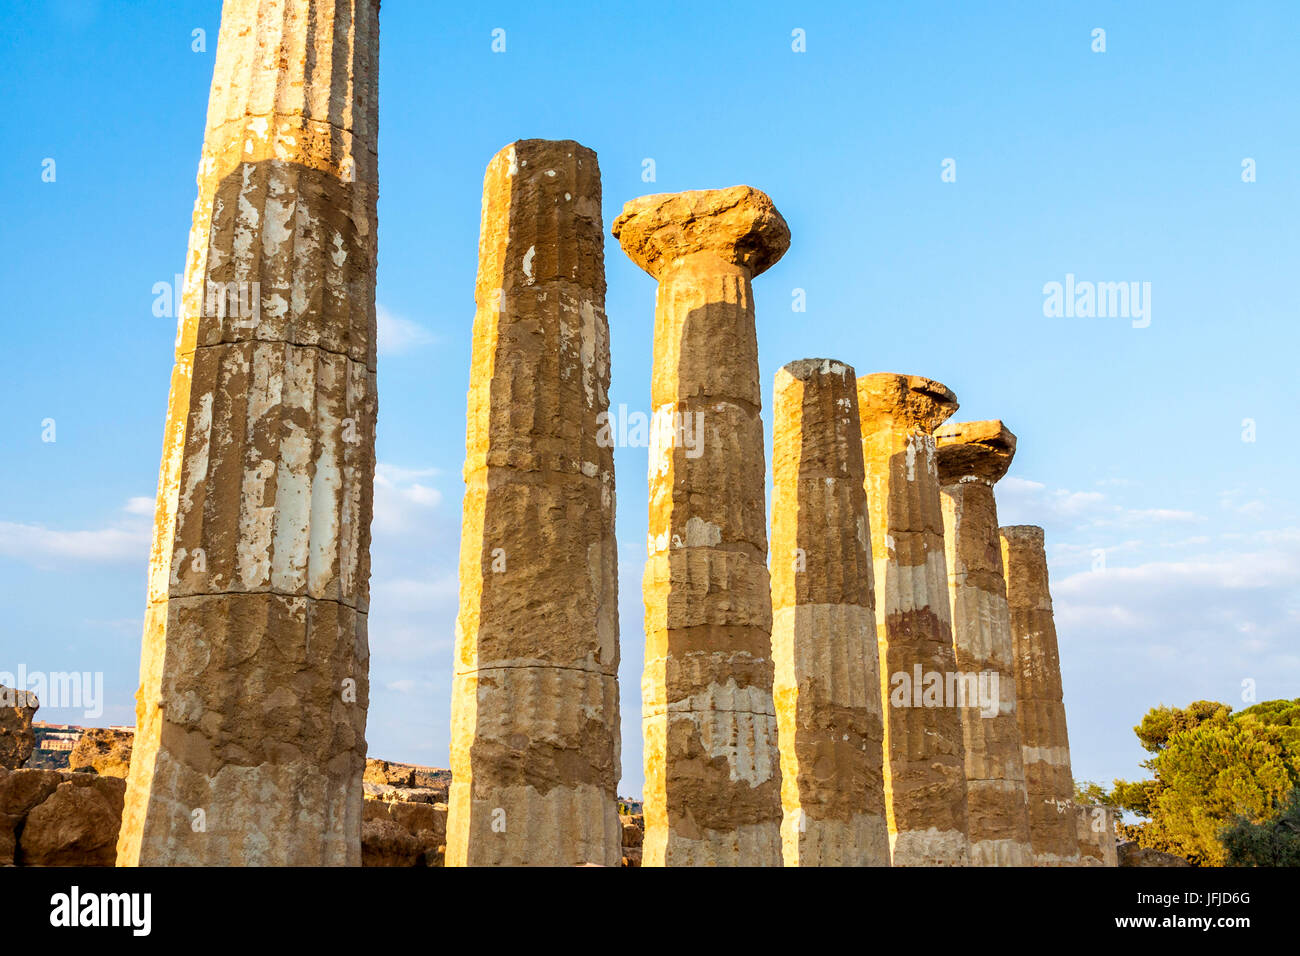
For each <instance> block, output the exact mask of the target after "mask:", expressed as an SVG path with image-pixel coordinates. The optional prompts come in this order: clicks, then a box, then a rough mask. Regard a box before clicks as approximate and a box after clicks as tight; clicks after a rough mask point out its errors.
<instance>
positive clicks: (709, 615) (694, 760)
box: [614, 186, 790, 866]
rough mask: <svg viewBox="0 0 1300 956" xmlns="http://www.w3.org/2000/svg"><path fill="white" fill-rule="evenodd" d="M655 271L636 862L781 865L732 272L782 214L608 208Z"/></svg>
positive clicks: (748, 293)
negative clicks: (640, 843) (641, 798)
mask: <svg viewBox="0 0 1300 956" xmlns="http://www.w3.org/2000/svg"><path fill="white" fill-rule="evenodd" d="M614 235H615V236H617V237H618V239H619V242H620V243H621V244H622V247H623V251H624V252H626V253H627V255H628V256H629V257H630V258H631V259H632V261H633V262H635V263H636V264H637V265H639V266H640V267H641V268H642V269H644V270H645V271H646V272H648V273H649V274H650V275H652V276H654V277H655V278H656V279H658V280H659V290H658V297H657V300H656V306H655V336H654V372H653V383H652V396H651V400H652V403H653V409H654V414H653V420H652V425H651V431H652V435H651V447H650V531H649V540H648V542H647V549H648V552H649V556H648V559H647V562H646V569H645V578H644V582H643V589H644V595H645V607H646V618H645V631H646V652H645V672H644V676H643V678H642V682H641V696H642V708H643V710H642V720H643V731H644V741H645V819H646V835H645V846H644V851H643V862H644V865H646V866H660V865H670V866H683V865H766V866H779V865H780V864H781V782H780V762H779V757H778V751H777V731H776V713H775V709H774V706H773V702H772V643H771V632H772V600H771V592H770V589H769V578H768V570H767V529H766V522H767V517H766V513H765V507H764V497H765V470H764V461H763V422H762V419H761V417H760V405H761V400H760V395H759V383H758V342H757V338H756V335H755V329H754V301H753V291H752V289H751V287H750V281H751V280H752V279H753V277H754V276H756V275H758V274H760V273H762V272H763V271H765V270H766V269H767V268H768V267H770V266H771V265H772V264H773V263H775V262H776V261H777V260H778V259H780V258H781V256H782V255H784V254H785V251H786V249H787V248H788V247H789V244H790V230H789V228H788V227H787V226H786V224H785V220H784V219H782V218H781V214H780V213H778V212H777V211H776V208H775V207H774V206H773V205H772V201H771V200H770V199H768V197H767V196H766V195H764V194H763V193H761V192H759V191H758V190H756V189H751V188H749V187H748V186H733V187H731V188H729V189H716V190H702V191H697V192H686V193H677V194H675V195H658V196H644V197H642V198H641V199H636V200H633V201H632V202H630V203H628V204H627V205H626V206H624V208H623V214H622V215H621V216H619V217H618V219H617V220H616V221H615V222H614Z"/></svg>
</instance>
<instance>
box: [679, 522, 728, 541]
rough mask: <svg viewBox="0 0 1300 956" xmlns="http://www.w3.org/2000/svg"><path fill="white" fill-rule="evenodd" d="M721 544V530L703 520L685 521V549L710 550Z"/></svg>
mask: <svg viewBox="0 0 1300 956" xmlns="http://www.w3.org/2000/svg"><path fill="white" fill-rule="evenodd" d="M721 543H722V529H721V528H719V527H718V526H717V525H716V524H712V523H710V522H708V521H705V520H704V519H703V518H699V517H695V518H689V519H687V521H686V547H688V548H711V547H714V546H715V545H718V544H721Z"/></svg>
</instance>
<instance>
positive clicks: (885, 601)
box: [857, 372, 970, 866]
mask: <svg viewBox="0 0 1300 956" xmlns="http://www.w3.org/2000/svg"><path fill="white" fill-rule="evenodd" d="M857 386H858V410H859V413H860V415H861V420H862V458H863V467H864V471H865V476H866V477H865V487H866V493H867V505H868V512H869V515H870V521H871V553H872V559H873V561H874V563H875V585H876V592H875V599H876V636H877V641H878V645H879V653H880V686H881V697H882V700H883V710H884V722H885V771H884V777H885V807H886V810H887V814H888V820H889V839H890V851H891V858H892V860H893V865H894V866H966V865H967V864H968V863H969V862H970V850H969V845H968V842H967V836H966V825H967V824H966V820H967V811H966V771H965V765H964V761H965V757H964V747H963V741H962V726H961V715H960V714H959V713H958V710H957V708H956V706H954V703H955V702H953V701H950V700H947V699H946V697H941V698H934V697H932V696H928V695H925V694H924V693H923V690H922V687H917V686H915V685H916V684H917V683H918V682H922V683H923V684H924V683H928V682H929V679H928V678H927V677H926V675H931V674H935V675H938V678H937V679H938V680H939V681H940V682H941V684H943V685H946V684H947V683H948V680H949V677H950V675H955V672H956V659H955V657H954V654H953V648H952V626H951V612H950V609H949V602H948V573H947V569H946V566H945V561H944V548H943V516H942V513H941V510H940V505H939V476H938V473H937V471H936V466H935V448H934V437H933V432H934V429H935V428H936V427H938V426H939V425H940V424H941V423H942V422H943V421H944V420H945V419H947V418H948V417H949V416H950V415H952V413H953V412H955V411H956V410H957V399H956V397H955V396H954V395H953V394H952V392H950V391H949V390H948V389H947V388H945V387H944V386H943V385H940V384H939V383H938V382H935V381H932V380H931V379H928V378H922V377H921V376H919V375H896V374H892V373H883V372H882V373H879V374H875V375H864V376H862V377H861V378H859V379H858V383H857ZM942 689H943V688H942V687H941V690H942Z"/></svg>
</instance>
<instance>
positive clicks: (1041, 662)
mask: <svg viewBox="0 0 1300 956" xmlns="http://www.w3.org/2000/svg"><path fill="white" fill-rule="evenodd" d="M998 534H999V535H1000V536H1001V539H1002V564H1003V566H1004V567H1005V569H1006V575H1007V604H1008V605H1009V606H1010V609H1011V639H1012V642H1013V644H1014V647H1015V656H1016V717H1017V721H1018V723H1019V724H1020V752H1021V754H1022V755H1023V757H1024V764H1025V792H1026V796H1027V798H1028V807H1029V838H1030V841H1031V842H1032V843H1033V848H1034V863H1035V865H1036V866H1077V865H1078V864H1079V839H1078V831H1077V825H1076V820H1075V818H1076V813H1075V809H1074V774H1073V772H1072V771H1071V769H1070V738H1069V734H1068V733H1067V732H1066V727H1065V704H1064V703H1062V694H1061V660H1060V656H1059V652H1058V650H1057V646H1056V621H1055V619H1054V618H1053V616H1052V595H1051V592H1050V589H1049V586H1048V580H1047V553H1046V552H1045V551H1044V549H1043V529H1042V528H1039V527H1037V526H1035V525H1010V526H1008V527H1004V528H999V529H998Z"/></svg>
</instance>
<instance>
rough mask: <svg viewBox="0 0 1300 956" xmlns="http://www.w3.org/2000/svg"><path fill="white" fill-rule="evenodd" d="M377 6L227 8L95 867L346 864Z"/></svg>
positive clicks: (363, 497) (266, 0)
mask: <svg viewBox="0 0 1300 956" xmlns="http://www.w3.org/2000/svg"><path fill="white" fill-rule="evenodd" d="M378 8H379V4H378V2H377V0H227V2H226V3H225V6H224V9H223V11H222V18H221V33H220V38H219V40H218V44H217V54H216V62H215V65H214V70H213V79H212V92H211V97H210V99H209V103H208V119H207V130H206V133H205V137H204V143H203V155H202V158H201V160H200V163H199V174H198V199H197V201H196V203H195V207H194V220H193V227H192V229H191V232H190V242H189V253H188V257H187V261H186V271H185V286H184V291H183V296H182V308H181V314H180V317H179V321H178V327H177V341H176V363H175V367H174V370H173V372H172V385H171V394H170V399H169V406H168V414H167V425H166V430H165V433H164V441H163V456H162V466H161V469H160V474H159V481H158V499H157V507H156V510H155V516H154V540H153V550H152V554H151V558H150V564H149V591H148V603H147V606H146V611H145V626H144V640H143V650H142V655H141V664H140V691H139V693H138V695H137V706H136V735H135V743H134V748H133V750H132V755H131V765H130V772H129V776H128V787H127V794H126V801H125V808H124V811H123V819H122V827H121V831H120V834H119V837H118V844H117V862H118V864H119V865H148V866H155V865H234V866H244V865H314V866H321V865H352V866H355V865H358V864H359V863H360V862H361V800H362V786H361V775H362V769H363V767H364V765H365V753H366V742H365V723H366V705H367V700H368V683H367V672H368V659H369V652H368V646H367V639H366V617H367V611H368V605H369V594H368V592H369V576H370V559H369V547H370V517H371V496H372V487H373V476H374V430H375V416H376V398H375V310H374V289H375V202H376V196H377V191H378V185H377V178H376V167H377V164H376V156H375V144H376V125H377V118H378V98H377V87H376V83H377V78H378V71H377V65H378V42H379V17H378V13H379V9H378Z"/></svg>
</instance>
